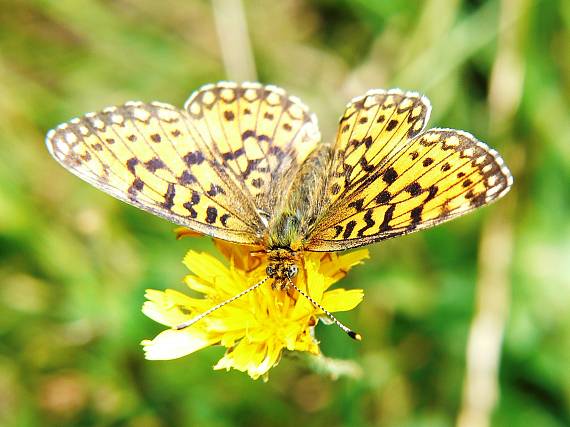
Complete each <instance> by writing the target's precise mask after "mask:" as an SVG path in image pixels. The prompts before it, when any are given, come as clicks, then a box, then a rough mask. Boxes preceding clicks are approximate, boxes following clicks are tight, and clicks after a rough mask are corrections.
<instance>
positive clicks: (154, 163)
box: [144, 157, 166, 172]
mask: <svg viewBox="0 0 570 427" xmlns="http://www.w3.org/2000/svg"><path fill="white" fill-rule="evenodd" d="M144 166H145V168H147V170H148V171H149V172H156V170H157V169H162V168H165V167H166V165H165V164H164V162H163V161H162V160H160V159H159V158H158V157H153V158H152V159H150V160H149V161H148V162H146V163H145V164H144Z"/></svg>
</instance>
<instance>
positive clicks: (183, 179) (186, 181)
mask: <svg viewBox="0 0 570 427" xmlns="http://www.w3.org/2000/svg"><path fill="white" fill-rule="evenodd" d="M196 182H198V180H197V179H196V177H195V176H194V175H192V174H191V173H190V172H188V171H184V172H182V175H180V176H179V177H178V183H179V184H180V185H191V184H195V183H196Z"/></svg>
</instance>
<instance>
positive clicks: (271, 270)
mask: <svg viewBox="0 0 570 427" xmlns="http://www.w3.org/2000/svg"><path fill="white" fill-rule="evenodd" d="M265 272H266V273H267V275H268V276H269V277H273V276H274V275H275V269H274V268H273V267H272V266H270V265H268V266H267V268H266V269H265Z"/></svg>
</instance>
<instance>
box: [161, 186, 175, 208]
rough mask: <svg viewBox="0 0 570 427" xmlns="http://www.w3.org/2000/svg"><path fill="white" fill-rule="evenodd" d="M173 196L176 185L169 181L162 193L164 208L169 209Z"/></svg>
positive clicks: (172, 202)
mask: <svg viewBox="0 0 570 427" xmlns="http://www.w3.org/2000/svg"><path fill="white" fill-rule="evenodd" d="M174 196H176V187H175V186H174V184H173V183H169V184H168V188H167V189H166V194H165V195H164V203H163V204H162V206H164V208H165V209H171V208H172V206H174Z"/></svg>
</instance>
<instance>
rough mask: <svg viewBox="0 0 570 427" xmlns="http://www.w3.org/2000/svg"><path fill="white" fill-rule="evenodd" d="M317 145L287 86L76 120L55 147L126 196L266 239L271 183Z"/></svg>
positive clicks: (238, 235)
mask: <svg viewBox="0 0 570 427" xmlns="http://www.w3.org/2000/svg"><path fill="white" fill-rule="evenodd" d="M315 135H317V136H315ZM317 141H318V130H317V128H316V122H315V121H314V119H313V116H312V115H311V114H310V113H309V112H308V110H307V109H306V107H304V106H303V104H301V103H300V102H299V101H298V100H296V99H295V98H290V97H288V96H287V95H286V94H285V92H284V91H283V90H281V89H278V88H274V87H263V86H261V85H259V84H247V83H246V84H244V85H236V84H233V83H218V84H217V85H208V86H205V87H204V88H202V89H201V90H199V91H197V92H196V93H195V94H194V95H192V96H191V97H190V99H189V100H188V102H187V104H186V109H183V110H181V109H178V108H176V107H173V106H171V105H168V104H164V103H158V102H153V103H150V104H145V103H142V102H129V103H126V104H125V105H122V106H117V107H110V108H107V109H105V110H103V111H101V112H99V113H90V114H87V115H85V116H83V117H81V118H77V119H73V120H72V121H70V122H69V123H65V124H63V125H60V126H59V127H58V128H57V129H55V130H53V131H51V132H49V133H48V137H47V146H48V149H49V151H50V153H51V154H52V155H53V156H54V157H55V159H56V160H57V161H58V162H60V163H61V164H62V165H63V166H65V167H66V168H67V169H69V170H70V171H71V172H73V173H74V174H76V175H78V176H79V177H80V178H82V179H84V180H86V181H88V182H89V183H91V184H93V185H94V186H96V187H98V188H100V189H102V190H103V191H106V192H107V193H109V194H111V195H113V196H115V197H117V198H119V199H121V200H123V201H126V202H128V203H131V204H133V205H135V206H137V207H140V208H142V209H144V210H147V211H150V212H152V213H154V214H156V215H159V216H161V217H164V218H166V219H168V220H170V221H172V222H174V223H176V224H179V225H183V226H186V227H189V228H191V229H193V230H196V231H199V232H202V233H205V234H208V235H211V236H213V237H217V238H220V239H224V240H229V241H233V242H236V243H245V244H261V238H262V235H263V231H264V229H265V227H266V224H265V223H264V221H263V220H262V218H261V217H260V214H259V209H260V208H268V206H274V204H273V205H272V204H270V203H269V202H268V199H269V198H270V189H271V188H272V186H271V185H270V184H271V180H272V179H274V177H280V176H281V175H282V169H283V168H285V167H287V168H289V167H293V166H294V165H297V166H298V165H299V164H300V163H301V162H302V160H303V158H304V156H306V153H307V152H308V151H310V150H311V149H312V148H313V147H314V145H315V144H316V142H317ZM293 170H294V168H293Z"/></svg>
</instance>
